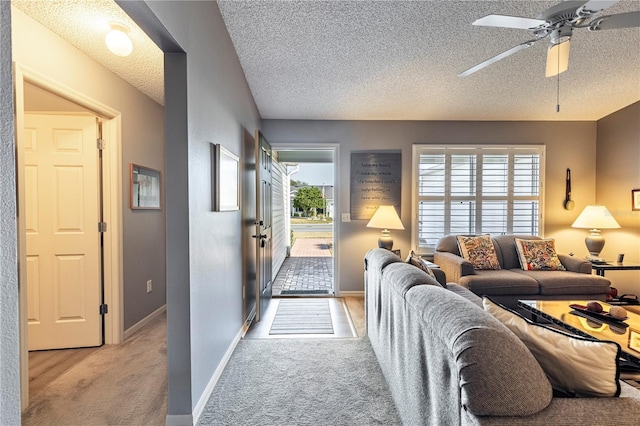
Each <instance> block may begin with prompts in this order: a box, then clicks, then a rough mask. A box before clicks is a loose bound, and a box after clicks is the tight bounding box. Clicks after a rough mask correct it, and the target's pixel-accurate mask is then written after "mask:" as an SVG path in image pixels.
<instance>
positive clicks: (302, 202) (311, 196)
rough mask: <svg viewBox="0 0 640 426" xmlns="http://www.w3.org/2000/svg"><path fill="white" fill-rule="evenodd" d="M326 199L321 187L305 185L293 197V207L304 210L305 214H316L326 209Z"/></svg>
mask: <svg viewBox="0 0 640 426" xmlns="http://www.w3.org/2000/svg"><path fill="white" fill-rule="evenodd" d="M325 205H326V201H325V199H324V197H323V196H322V191H320V188H316V187H315V186H303V187H302V188H300V189H298V193H297V194H296V196H295V198H294V199H293V207H295V208H297V209H300V210H302V211H303V212H304V216H307V217H309V216H315V215H316V213H317V211H318V210H324V208H325Z"/></svg>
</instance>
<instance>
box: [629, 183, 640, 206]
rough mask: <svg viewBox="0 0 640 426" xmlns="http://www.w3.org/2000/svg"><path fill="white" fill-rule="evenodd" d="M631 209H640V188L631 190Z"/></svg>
mask: <svg viewBox="0 0 640 426" xmlns="http://www.w3.org/2000/svg"><path fill="white" fill-rule="evenodd" d="M631 210H635V211H638V210H640V188H639V189H632V190H631Z"/></svg>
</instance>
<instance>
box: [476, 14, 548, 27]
mask: <svg viewBox="0 0 640 426" xmlns="http://www.w3.org/2000/svg"><path fill="white" fill-rule="evenodd" d="M544 23H545V21H543V20H541V19H533V18H521V17H519V16H507V15H487V16H484V17H482V18H480V19H476V20H475V21H474V22H473V25H479V26H482V27H502V28H517V29H520V30H529V29H532V28H536V27H537V26H539V25H542V24H544Z"/></svg>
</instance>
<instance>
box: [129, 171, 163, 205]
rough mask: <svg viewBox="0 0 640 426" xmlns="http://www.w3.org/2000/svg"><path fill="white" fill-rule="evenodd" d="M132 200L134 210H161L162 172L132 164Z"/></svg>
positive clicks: (130, 192) (130, 199) (130, 202)
mask: <svg viewBox="0 0 640 426" xmlns="http://www.w3.org/2000/svg"><path fill="white" fill-rule="evenodd" d="M130 175H131V178H130V191H129V194H130V198H129V204H130V207H131V209H132V210H160V209H161V208H162V207H161V204H160V171H159V170H155V169H150V168H148V167H143V166H139V165H137V164H131V173H130Z"/></svg>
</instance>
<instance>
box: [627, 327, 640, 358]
mask: <svg viewBox="0 0 640 426" xmlns="http://www.w3.org/2000/svg"><path fill="white" fill-rule="evenodd" d="M628 346H629V349H632V350H634V351H636V352H638V353H640V331H638V330H634V329H632V328H630V329H629V345H628Z"/></svg>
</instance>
